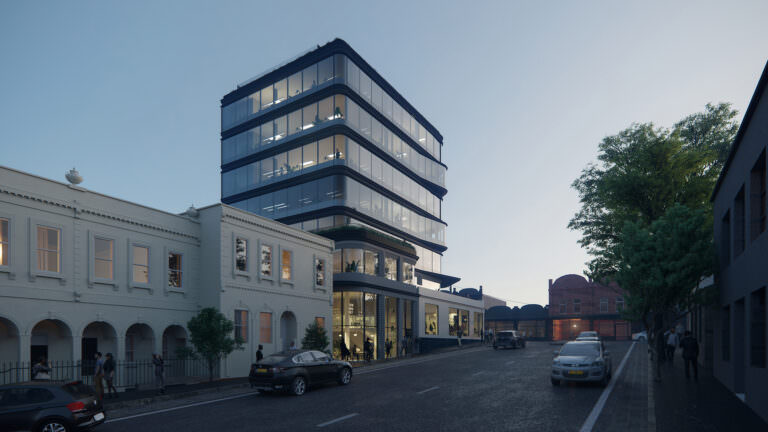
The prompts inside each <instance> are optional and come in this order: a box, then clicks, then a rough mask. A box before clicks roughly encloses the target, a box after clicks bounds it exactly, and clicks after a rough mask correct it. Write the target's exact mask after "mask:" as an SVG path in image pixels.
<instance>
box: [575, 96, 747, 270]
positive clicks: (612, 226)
mask: <svg viewBox="0 0 768 432" xmlns="http://www.w3.org/2000/svg"><path fill="white" fill-rule="evenodd" d="M736 115H737V112H736V111H735V110H732V109H731V107H730V104H726V103H721V104H718V105H711V104H707V106H706V109H705V110H704V112H701V113H696V114H693V115H690V116H688V117H686V118H684V119H683V120H681V121H680V122H678V123H676V124H675V125H674V127H673V128H671V129H667V128H659V127H655V126H654V125H653V123H645V124H633V125H632V126H630V127H629V128H627V129H625V130H623V131H621V132H619V133H618V134H616V135H613V136H609V137H606V138H604V139H603V141H602V142H601V143H600V146H599V155H598V161H599V162H598V163H597V164H590V165H588V166H587V167H586V168H585V169H584V170H583V171H582V174H581V176H580V177H579V178H578V179H576V180H575V181H574V182H573V185H572V186H573V187H574V189H576V191H577V192H578V194H579V197H580V200H581V204H582V206H581V209H580V210H579V211H578V212H577V213H576V215H575V216H574V217H573V218H572V219H571V221H570V223H569V224H568V227H569V228H571V229H575V230H579V231H581V232H582V238H581V239H580V240H579V243H580V244H581V246H582V247H584V248H586V249H587V251H588V253H589V254H590V255H592V260H591V261H590V262H589V263H588V264H587V267H588V271H587V273H588V275H589V276H591V277H593V278H595V279H598V280H599V279H604V278H606V277H611V276H612V275H614V274H615V273H616V272H617V271H618V270H619V266H620V264H621V258H620V257H619V256H618V255H617V249H616V247H617V245H618V244H619V239H620V236H621V232H622V229H623V228H624V226H625V223H627V222H633V223H640V224H642V225H644V226H648V225H650V224H651V223H652V222H653V221H655V220H657V219H658V218H660V217H661V216H662V215H664V214H665V213H666V212H667V211H668V210H669V209H670V208H672V207H673V206H674V205H675V204H682V205H685V206H686V207H688V208H690V209H710V208H711V207H710V202H709V198H710V194H711V193H712V189H713V188H714V184H715V182H716V181H717V176H718V175H719V173H720V170H721V169H722V167H723V164H724V163H725V159H726V158H727V155H728V150H729V148H730V145H731V143H732V142H733V138H734V137H735V135H736V131H737V130H738V123H737V122H736V121H735V120H734V118H735V117H736ZM708 214H710V213H708Z"/></svg>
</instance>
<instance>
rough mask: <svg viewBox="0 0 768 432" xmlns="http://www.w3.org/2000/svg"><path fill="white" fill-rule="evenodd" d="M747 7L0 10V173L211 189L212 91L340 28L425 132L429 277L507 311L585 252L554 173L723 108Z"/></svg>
mask: <svg viewBox="0 0 768 432" xmlns="http://www.w3.org/2000/svg"><path fill="white" fill-rule="evenodd" d="M766 16H768V2H765V1H730V2H708V1H676V2H668V1H643V2H616V1H578V2H575V1H568V2H566V1H559V2H558V1H546V2H533V1H525V2H523V1H498V2H493V1H481V2H459V1H420V2H414V1H387V2H361V1H344V0H336V1H333V2H317V1H303V2H297V1H277V2H267V1H263V2H255V1H250V2H244V1H228V0H222V1H216V2H204V1H199V2H198V1H161V2H158V1H131V2H124V1H70V2H52V1H48V2H45V1H40V2H27V1H13V0H6V1H3V2H0V165H4V166H7V167H10V168H14V169H19V170H22V171H26V172H29V173H32V174H36V175H39V176H43V177H47V178H52V179H55V180H59V181H64V172H65V171H67V170H68V169H70V168H72V167H76V168H77V169H78V171H79V172H80V173H81V175H82V176H83V177H84V179H85V180H84V182H83V184H82V185H81V186H83V187H86V188H88V189H91V190H93V191H96V192H100V193H104V194H107V195H111V196H115V197H118V198H121V199H125V200H129V201H134V202H137V203H140V204H143V205H147V206H150V207H155V208H159V209H162V210H166V211H171V212H182V211H184V210H185V209H186V208H187V207H189V205H190V204H194V205H195V206H197V207H201V206H204V205H208V204H212V203H215V202H218V201H219V200H220V168H219V167H220V136H219V132H220V100H221V97H222V96H223V95H225V94H226V93H228V92H230V91H231V90H233V89H235V88H236V86H237V84H238V83H241V82H243V81H245V80H247V79H248V78H251V77H253V76H254V75H256V74H259V73H261V72H263V71H265V70H267V69H269V68H271V67H272V66H275V65H277V64H279V63H282V62H284V61H285V60H288V59H290V58H292V57H294V56H295V55H297V54H299V53H301V52H303V51H306V50H308V49H310V48H312V47H315V46H317V45H322V44H324V43H326V42H328V41H331V40H333V39H334V38H337V37H338V38H342V39H344V40H346V41H347V42H348V43H349V44H350V45H351V46H352V47H353V48H354V49H355V50H356V51H357V52H358V53H359V54H360V55H361V56H362V57H363V58H364V59H366V60H367V61H368V63H369V64H371V65H372V66H373V67H374V68H375V69H376V70H377V71H378V72H379V73H380V74H381V75H382V76H383V77H384V78H385V79H386V80H387V81H388V82H389V83H390V84H392V85H393V86H394V87H395V88H396V89H398V91H399V92H400V93H401V94H402V95H404V96H405V98H406V99H407V100H408V101H409V102H410V103H411V104H412V105H413V106H414V107H415V108H416V109H417V110H419V112H421V113H422V114H423V115H424V116H425V117H426V118H427V119H428V120H429V121H430V122H431V123H432V124H433V125H434V126H435V127H437V129H438V130H439V131H440V132H441V133H442V135H443V137H444V142H443V144H444V145H443V162H444V163H445V164H446V165H447V166H448V173H447V180H446V181H447V185H448V195H447V196H446V197H445V200H444V202H443V219H444V220H445V221H446V222H447V223H448V230H447V242H448V251H447V252H446V253H445V255H444V257H443V263H442V264H443V273H446V274H450V275H454V276H458V277H460V278H461V279H462V280H461V282H459V283H458V284H457V286H458V287H477V286H478V285H482V286H483V287H484V292H485V293H487V294H490V295H493V296H496V297H500V298H503V299H505V300H508V302H509V303H508V304H509V305H510V306H521V305H522V304H526V303H538V304H547V302H548V292H547V288H548V282H547V281H548V279H556V278H557V277H559V276H562V275H565V274H570V273H576V274H581V273H582V272H583V271H584V269H585V265H584V263H585V262H586V261H587V260H588V259H589V257H588V256H587V254H586V253H585V252H584V251H583V250H582V249H581V248H580V246H579V245H578V243H577V241H578V239H579V237H580V234H579V233H578V232H574V231H570V230H569V229H568V228H567V224H568V221H569V220H570V218H571V217H572V216H573V214H574V213H575V212H576V211H577V210H578V208H579V200H578V196H577V194H576V192H575V191H574V190H573V189H572V188H571V183H572V182H573V180H574V179H576V178H577V177H578V176H579V174H580V172H581V170H582V169H583V168H584V167H585V166H586V165H587V164H588V163H590V162H593V161H595V159H596V156H597V146H598V144H599V143H600V141H601V140H602V138H603V137H605V136H608V135H612V134H615V133H617V132H619V131H620V130H622V129H624V128H626V127H628V126H630V125H631V124H632V123H640V122H654V123H655V124H656V125H658V126H671V125H672V124H674V123H675V122H676V121H677V120H680V119H682V118H683V117H685V116H687V115H689V114H692V113H694V112H698V111H701V110H703V109H704V106H705V104H707V103H710V102H711V103H718V102H730V103H732V104H733V106H734V108H736V109H737V110H738V111H739V118H741V117H742V115H743V113H744V110H745V109H746V106H747V105H748V103H749V99H750V98H751V96H752V93H753V91H754V88H755V86H756V85H757V81H758V78H759V76H760V73H761V71H762V69H763V67H764V66H765V64H766V60H768V26H766V25H765V17H766Z"/></svg>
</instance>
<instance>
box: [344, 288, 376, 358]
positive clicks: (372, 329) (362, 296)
mask: <svg viewBox="0 0 768 432" xmlns="http://www.w3.org/2000/svg"><path fill="white" fill-rule="evenodd" d="M376 297H377V296H376V294H371V293H363V292H354V291H349V292H343V293H342V292H335V293H333V355H334V357H335V358H342V357H343V356H342V351H345V350H344V349H342V347H346V349H347V350H349V353H350V354H349V356H348V357H347V358H348V359H352V360H365V347H366V341H367V342H369V343H370V344H371V347H370V349H371V351H372V352H371V353H370V355H371V359H372V360H375V359H376V358H377V355H376V351H377V347H378V342H379V341H378V337H377V336H378V334H377V333H378V332H377V331H376V330H377V329H376Z"/></svg>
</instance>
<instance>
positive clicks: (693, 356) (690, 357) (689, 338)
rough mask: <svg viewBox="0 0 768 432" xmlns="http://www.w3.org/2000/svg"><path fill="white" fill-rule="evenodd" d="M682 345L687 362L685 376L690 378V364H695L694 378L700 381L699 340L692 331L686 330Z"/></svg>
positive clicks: (684, 359)
mask: <svg viewBox="0 0 768 432" xmlns="http://www.w3.org/2000/svg"><path fill="white" fill-rule="evenodd" d="M680 347H681V348H683V361H684V362H685V377H686V378H690V377H691V374H690V369H689V365H693V378H694V379H695V380H696V381H698V380H699V364H698V361H697V359H698V357H699V341H697V340H696V338H695V337H693V335H692V334H691V332H690V331H688V330H686V331H685V335H684V336H683V340H682V341H680Z"/></svg>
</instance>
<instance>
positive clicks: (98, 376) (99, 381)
mask: <svg viewBox="0 0 768 432" xmlns="http://www.w3.org/2000/svg"><path fill="white" fill-rule="evenodd" d="M93 357H94V358H95V359H96V369H95V370H94V371H93V386H94V388H95V390H96V396H97V397H98V398H99V400H103V399H104V359H103V358H102V357H101V352H97V353H96V354H94V356H93Z"/></svg>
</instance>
